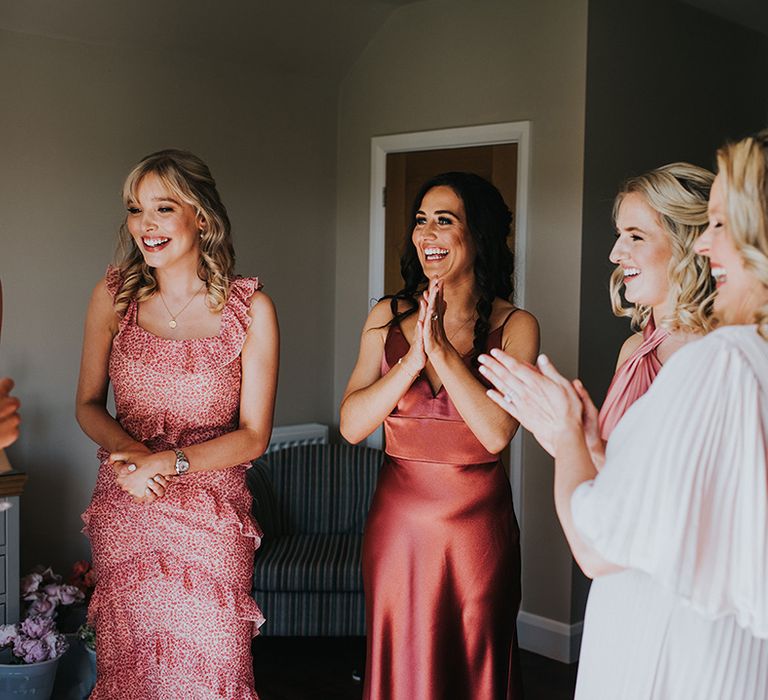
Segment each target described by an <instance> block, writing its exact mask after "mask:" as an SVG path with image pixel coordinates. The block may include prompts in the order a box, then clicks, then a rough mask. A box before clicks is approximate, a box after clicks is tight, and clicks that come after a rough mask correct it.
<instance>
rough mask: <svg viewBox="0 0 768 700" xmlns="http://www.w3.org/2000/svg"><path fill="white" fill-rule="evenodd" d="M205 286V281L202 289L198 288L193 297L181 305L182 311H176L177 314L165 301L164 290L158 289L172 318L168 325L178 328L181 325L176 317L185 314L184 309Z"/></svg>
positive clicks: (161, 299)
mask: <svg viewBox="0 0 768 700" xmlns="http://www.w3.org/2000/svg"><path fill="white" fill-rule="evenodd" d="M204 288H205V282H203V284H202V285H201V286H200V289H198V290H197V291H196V292H195V293H194V294H193V295H192V296H191V297H189V301H188V302H187V303H186V304H184V306H182V307H181V311H178V312H176V313H175V314H172V313H171V310H170V309H169V308H168V304H166V303H165V297H164V296H163V292H162V291H161V290H159V289H158V291H159V292H160V301H162V302H163V306H164V307H165V310H166V311H167V312H168V315H169V316H170V317H171V320H170V321H168V325H169V326H170V327H171V328H176V326H178V325H179V324H178V323H176V319H177V318H178V317H179V316H181V314H183V313H184V311H186V309H187V307H188V306H189V305H190V304H191V303H192V300H193V299H194V298H195V297H196V296H197V295H198V294H200V292H202V291H203V289H204Z"/></svg>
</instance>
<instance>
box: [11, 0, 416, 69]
mask: <svg viewBox="0 0 768 700" xmlns="http://www.w3.org/2000/svg"><path fill="white" fill-rule="evenodd" d="M418 1H419V0H127V1H121V0H0V28H3V29H8V30H11V31H15V32H22V33H26V34H36V35H42V36H48V37H56V38H60V39H68V40H72V41H78V42H85V43H91V44H103V45H110V46H123V47H128V48H142V49H143V48H148V49H159V50H163V49H171V50H173V51H181V52H184V53H193V54H198V55H204V56H212V57H215V58H217V59H219V60H229V61H236V62H238V63H242V62H247V63H263V64H266V65H267V66H269V67H270V68H278V69H283V70H288V71H301V72H307V70H309V71H310V72H312V73H317V74H320V73H322V74H325V75H329V76H335V75H338V74H339V73H340V72H342V71H344V70H345V68H346V67H348V66H349V65H350V64H351V63H352V62H353V61H354V59H355V57H356V56H357V54H359V52H360V51H362V49H363V48H364V47H365V45H366V44H367V43H368V41H369V40H370V38H371V37H372V36H373V34H374V33H375V32H376V30H377V29H378V28H379V27H380V26H381V25H382V24H383V23H384V21H386V19H387V17H388V16H389V15H390V14H391V13H392V12H393V11H394V10H395V9H396V8H397V6H400V5H406V4H409V3H411V2H418Z"/></svg>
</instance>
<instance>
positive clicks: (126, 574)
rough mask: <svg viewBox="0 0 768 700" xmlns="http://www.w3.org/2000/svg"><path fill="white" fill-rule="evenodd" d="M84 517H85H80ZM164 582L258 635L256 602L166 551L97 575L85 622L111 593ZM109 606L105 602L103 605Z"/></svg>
mask: <svg viewBox="0 0 768 700" xmlns="http://www.w3.org/2000/svg"><path fill="white" fill-rule="evenodd" d="M83 517H84V518H85V515H84V516H83ZM115 576H117V577H118V578H119V582H116V583H114V584H113V582H112V581H111V579H112V578H114V577H115ZM159 579H165V580H168V581H179V582H181V587H182V588H183V590H185V591H186V592H187V593H188V594H189V595H192V596H194V598H195V600H198V601H200V600H208V601H213V602H214V603H215V605H216V606H217V607H218V608H220V609H224V610H230V611H232V612H233V613H234V615H235V617H237V618H238V619H240V620H248V621H250V622H251V623H252V626H251V636H252V637H255V636H257V635H258V634H259V628H260V627H261V626H262V625H263V624H264V622H265V621H266V618H265V617H264V615H263V613H262V612H261V609H260V608H259V606H258V605H257V604H256V601H255V600H254V599H253V598H251V596H250V595H248V594H246V593H242V592H241V591H238V590H237V589H236V588H235V586H233V585H232V584H230V583H228V582H227V583H223V582H221V581H219V580H217V579H216V578H215V577H213V576H212V575H211V574H210V573H209V572H207V571H206V570H205V569H203V568H201V567H197V566H194V565H192V564H189V563H188V562H186V561H184V560H182V559H180V558H178V557H176V556H174V555H172V554H170V553H167V552H156V553H155V556H153V557H151V558H149V557H146V556H144V558H141V559H139V558H137V557H134V558H133V559H130V560H128V561H124V562H122V563H121V564H120V566H119V567H118V570H115V571H112V572H109V573H101V574H100V578H99V581H98V583H97V585H96V589H95V591H94V593H93V597H92V598H91V602H90V605H89V606H88V622H89V623H90V624H92V625H95V623H96V620H97V618H98V616H99V609H100V608H101V607H102V606H103V605H104V603H103V598H104V597H106V598H107V600H108V601H111V602H114V600H113V597H112V596H111V595H110V594H111V593H113V592H114V591H115V590H118V591H120V594H121V595H130V590H131V589H132V588H135V587H141V586H142V585H143V584H144V583H146V582H147V581H155V580H159ZM107 605H109V603H107Z"/></svg>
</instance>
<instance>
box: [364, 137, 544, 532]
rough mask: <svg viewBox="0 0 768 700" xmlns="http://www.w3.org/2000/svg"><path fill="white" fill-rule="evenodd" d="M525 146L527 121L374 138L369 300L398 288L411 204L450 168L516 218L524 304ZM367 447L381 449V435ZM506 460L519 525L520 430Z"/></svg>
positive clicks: (518, 286) (518, 282) (518, 288)
mask: <svg viewBox="0 0 768 700" xmlns="http://www.w3.org/2000/svg"><path fill="white" fill-rule="evenodd" d="M529 148H530V124H529V122H512V123H507V124H491V125H487V126H474V127H461V128H456V129H441V130H438V131H422V132H415V133H410V134H395V135H391V136H378V137H374V138H373V139H372V140H371V221H370V248H369V266H368V275H369V277H368V279H369V296H370V299H371V300H372V301H373V300H375V299H379V298H380V297H381V296H383V295H384V293H385V290H386V291H388V292H389V291H393V290H394V291H396V289H398V288H399V285H398V283H399V280H400V272H399V255H400V249H401V246H402V243H403V239H404V235H405V231H406V230H407V229H408V228H409V226H410V222H409V218H410V207H411V203H412V200H413V198H414V197H415V195H416V191H417V190H418V187H419V186H420V185H421V183H422V182H424V181H425V180H426V179H428V178H429V177H431V176H433V175H436V174H438V173H441V172H445V171H447V170H467V171H472V172H476V173H477V174H478V175H481V176H483V177H485V178H486V179H488V180H490V181H491V182H493V183H494V184H495V185H496V186H497V187H498V188H499V190H500V191H501V193H502V195H503V196H504V199H505V201H506V202H507V206H509V207H510V210H512V212H513V213H514V215H515V217H514V223H513V236H512V237H511V238H512V240H511V242H510V245H511V246H512V247H513V252H514V255H515V272H514V275H515V299H514V301H515V303H516V304H518V305H520V306H524V300H525V258H526V255H525V254H526V223H527V217H526V213H527V204H528V179H529V175H528V165H529V160H528V154H529ZM388 176H389V177H390V179H389V181H388ZM388 229H389V230H388ZM367 442H368V444H369V445H371V446H375V447H381V445H382V431H381V429H379V430H378V431H377V432H376V433H374V434H373V435H372V436H371V437H369V438H368V441H367ZM505 462H506V463H507V464H508V466H509V480H510V484H511V487H512V496H513V500H514V506H515V512H516V513H517V518H518V521H519V522H520V525H521V526H522V524H523V520H524V512H523V502H522V431H518V433H517V435H516V436H515V438H514V440H513V441H512V444H511V445H510V450H509V453H508V454H507V455H505Z"/></svg>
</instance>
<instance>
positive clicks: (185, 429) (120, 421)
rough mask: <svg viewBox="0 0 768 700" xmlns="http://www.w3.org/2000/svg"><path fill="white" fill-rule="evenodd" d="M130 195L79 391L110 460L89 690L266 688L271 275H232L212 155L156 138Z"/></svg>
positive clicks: (86, 347)
mask: <svg viewBox="0 0 768 700" xmlns="http://www.w3.org/2000/svg"><path fill="white" fill-rule="evenodd" d="M123 198H124V202H125V205H126V208H127V210H128V212H127V215H126V220H125V223H124V225H123V227H122V228H121V232H120V238H121V244H122V253H121V255H120V257H119V261H118V264H117V265H116V266H114V267H113V266H110V267H109V268H108V270H107V274H106V277H105V279H104V280H102V281H101V282H99V283H98V284H97V285H96V288H95V290H94V292H93V295H92V297H91V302H90V306H89V308H88V316H87V319H86V325H85V340H84V344H83V359H82V364H81V368H80V381H79V385H78V394H77V418H78V421H79V422H80V425H81V426H82V428H83V430H84V431H85V433H86V434H87V435H88V436H89V437H90V438H91V439H92V440H94V442H96V443H97V444H98V445H99V446H100V447H99V451H98V456H99V459H100V462H101V466H100V468H99V474H98V479H97V482H96V488H95V490H94V493H93V498H92V500H91V504H90V506H89V507H88V510H87V511H86V512H85V514H84V515H83V519H84V520H85V523H86V532H87V534H88V535H89V537H90V539H91V546H92V550H93V563H94V571H95V573H96V576H97V584H96V590H95V593H94V596H93V599H92V601H91V604H90V608H89V619H90V621H91V622H92V623H93V624H95V626H96V637H97V646H98V654H97V664H98V674H97V682H96V687H95V689H94V691H93V694H92V695H91V699H92V700H102V699H104V700H153V699H157V700H160V699H163V700H165V699H170V698H173V699H174V700H176V699H179V700H181V698H184V700H208V699H213V698H217V699H227V700H255V699H256V697H257V696H256V692H255V690H254V684H253V665H252V661H251V639H252V637H253V635H254V634H256V631H257V629H258V627H259V625H260V624H261V623H262V622H263V621H264V618H263V617H262V615H261V612H260V611H259V608H258V607H257V605H256V603H255V602H254V600H253V599H252V598H251V596H250V590H251V576H252V573H253V554H254V551H255V549H256V547H257V546H258V544H259V541H260V537H261V531H260V530H259V527H258V525H257V524H256V522H255V521H254V520H253V519H252V517H251V513H250V508H251V498H250V495H249V492H248V489H247V487H246V485H245V470H246V469H247V468H248V466H250V461H251V460H252V459H254V458H255V457H257V456H259V455H260V454H262V453H263V452H264V450H265V448H266V446H267V443H268V442H269V437H270V433H271V430H272V413H273V406H274V399H275V387H276V381H277V363H278V329H277V320H276V316H275V310H274V307H273V305H272V302H271V301H270V299H269V297H267V296H266V295H265V294H264V293H263V292H261V291H260V289H261V285H260V284H259V281H258V280H257V279H256V278H247V277H246V278H242V277H236V276H235V275H234V272H233V267H234V252H233V250H232V242H231V236H230V224H229V219H228V217H227V212H226V209H225V208H224V205H223V204H222V202H221V199H220V198H219V194H218V192H217V190H216V184H215V182H214V180H213V178H212V176H211V173H210V171H209V170H208V168H207V166H206V165H205V164H204V163H203V162H202V161H201V160H200V159H199V158H197V157H196V156H194V155H192V154H191V153H187V152H184V151H176V150H167V151H160V152H158V153H154V154H152V155H150V156H147V157H146V158H144V159H143V160H142V161H141V162H140V163H139V164H138V165H137V166H136V167H135V168H134V169H133V170H132V171H131V173H130V174H129V176H128V179H127V180H126V183H125V186H124V189H123ZM110 383H111V384H112V386H113V389H114V397H115V408H116V412H115V416H114V417H113V416H112V415H111V414H110V413H109V412H108V410H107V406H106V404H107V389H108V386H109V384H110Z"/></svg>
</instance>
